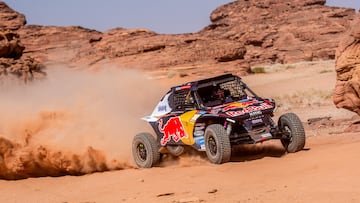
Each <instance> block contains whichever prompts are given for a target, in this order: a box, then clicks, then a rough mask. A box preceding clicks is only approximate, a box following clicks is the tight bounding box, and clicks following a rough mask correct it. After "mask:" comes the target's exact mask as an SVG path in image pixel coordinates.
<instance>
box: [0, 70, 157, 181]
mask: <svg viewBox="0 0 360 203" xmlns="http://www.w3.org/2000/svg"><path fill="white" fill-rule="evenodd" d="M163 90H164V89H162V88H161V87H160V85H157V84H155V83H154V81H150V80H148V79H147V78H146V77H145V76H143V75H142V74H140V73H139V72H135V71H130V70H121V69H116V68H106V69H102V70H97V71H92V72H91V71H84V70H72V69H69V68H61V67H52V68H50V69H48V76H47V78H46V79H44V80H41V81H36V82H33V83H28V84H22V83H19V82H14V81H3V82H2V83H1V84H0V178H2V179H21V178H27V177H39V176H61V175H82V174H86V173H91V172H97V171H106V170H114V169H125V168H132V167H134V164H133V161H132V156H131V141H132V138H133V136H134V135H135V134H136V133H139V132H141V131H149V130H150V132H152V130H151V129H150V127H149V126H148V124H147V123H146V122H145V121H142V120H140V118H141V117H143V116H146V115H148V114H150V113H151V111H152V108H153V107H154V106H155V104H156V103H157V102H158V100H159V99H160V98H161V96H162V94H163Z"/></svg>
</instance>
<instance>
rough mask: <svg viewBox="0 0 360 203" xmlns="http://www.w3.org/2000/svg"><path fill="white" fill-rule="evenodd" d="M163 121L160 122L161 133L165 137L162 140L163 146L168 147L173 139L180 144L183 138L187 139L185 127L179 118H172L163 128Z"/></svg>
mask: <svg viewBox="0 0 360 203" xmlns="http://www.w3.org/2000/svg"><path fill="white" fill-rule="evenodd" d="M162 125H163V119H161V120H159V126H158V127H159V131H160V133H162V134H163V135H164V136H163V137H162V138H161V141H160V143H161V145H163V146H164V145H166V143H168V142H169V141H170V140H171V138H172V139H173V140H174V141H175V142H179V141H180V140H181V139H182V138H184V137H187V134H186V132H185V130H184V127H183V125H182V123H181V121H180V118H179V117H172V118H170V119H169V120H168V121H167V122H166V123H165V124H164V125H163V126H162Z"/></svg>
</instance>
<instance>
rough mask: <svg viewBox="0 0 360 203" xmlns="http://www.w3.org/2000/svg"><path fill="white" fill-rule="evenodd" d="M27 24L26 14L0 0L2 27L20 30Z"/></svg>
mask: <svg viewBox="0 0 360 203" xmlns="http://www.w3.org/2000/svg"><path fill="white" fill-rule="evenodd" d="M25 24H26V19H25V16H24V15H23V14H21V13H18V12H16V11H14V10H13V9H11V8H10V7H9V6H8V5H6V4H5V3H4V2H3V1H0V29H8V30H18V29H19V28H20V27H22V26H24V25H25Z"/></svg>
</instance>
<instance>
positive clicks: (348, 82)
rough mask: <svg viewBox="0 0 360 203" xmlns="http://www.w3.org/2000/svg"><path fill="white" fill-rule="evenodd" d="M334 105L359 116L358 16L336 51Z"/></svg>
mask: <svg viewBox="0 0 360 203" xmlns="http://www.w3.org/2000/svg"><path fill="white" fill-rule="evenodd" d="M336 72H337V82H336V86H335V91H334V103H335V104H336V106H337V107H338V108H345V109H348V110H350V111H354V112H356V113H357V114H359V115H360V98H359V97H360V96H359V95H360V15H359V14H358V15H357V17H356V19H355V20H354V22H353V23H352V26H351V29H350V30H349V32H348V33H347V34H346V36H345V37H344V39H343V40H342V41H341V43H340V45H339V48H338V49H337V51H336Z"/></svg>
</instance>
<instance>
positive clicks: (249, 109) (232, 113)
mask: <svg viewBox="0 0 360 203" xmlns="http://www.w3.org/2000/svg"><path fill="white" fill-rule="evenodd" d="M269 108H273V106H272V105H270V104H267V103H263V104H261V105H260V106H249V107H247V108H245V109H242V110H241V111H229V112H226V114H227V115H228V116H231V117H236V116H241V115H244V114H246V113H251V112H255V111H260V110H265V109H269ZM260 113H261V111H260Z"/></svg>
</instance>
